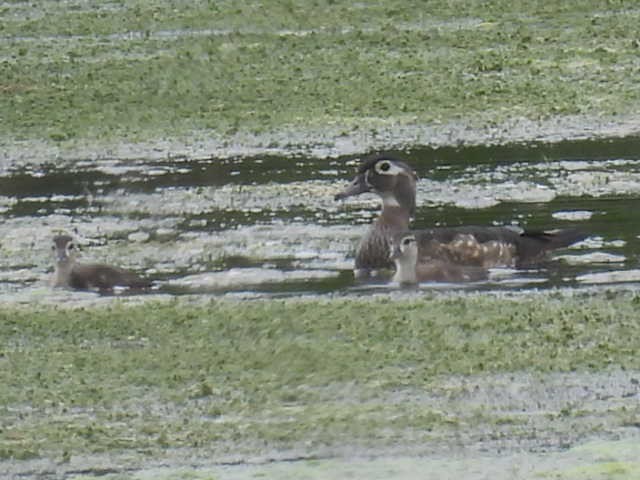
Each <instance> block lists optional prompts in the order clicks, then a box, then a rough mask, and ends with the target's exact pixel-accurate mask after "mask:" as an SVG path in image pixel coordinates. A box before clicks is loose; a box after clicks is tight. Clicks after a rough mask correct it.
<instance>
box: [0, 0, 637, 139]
mask: <svg viewBox="0 0 640 480" xmlns="http://www.w3.org/2000/svg"><path fill="white" fill-rule="evenodd" d="M632 7H633V5H628V4H627V3H626V2H607V3H606V4H603V3H602V2H596V1H580V2H571V3H566V2H563V3H558V2H551V1H546V2H536V3H514V2H502V1H495V2H484V3H482V5H480V4H476V3H473V2H470V3H469V2H467V3H459V2H455V3H451V2H445V1H442V2H440V1H431V2H418V1H411V2H401V1H393V2H384V3H376V2H373V3H364V4H363V3H358V4H351V3H348V2H347V3H342V2H324V1H310V0H308V1H304V2H296V3H295V4H293V3H287V2H283V3H279V2H278V3H273V2H272V3H270V4H268V6H265V5H263V4H262V2H244V3H243V5H241V6H238V5H236V4H235V3H232V2H215V3H212V2H190V3H189V4H176V2H169V1H162V0H156V1H154V2H127V3H114V4H111V6H110V8H105V7H101V6H99V5H97V4H91V3H89V4H86V3H84V2H83V3H74V2H65V3H64V4H58V3H57V2H39V3H38V4H25V3H21V2H19V3H8V4H6V5H4V6H3V12H2V13H3V20H6V21H3V29H2V32H1V33H2V34H3V37H2V39H0V58H1V59H2V62H1V63H0V69H1V71H2V75H1V77H2V81H1V83H0V109H1V110H2V111H3V112H4V114H3V116H2V118H1V119H0V127H1V128H2V131H3V132H5V134H4V135H5V136H6V137H8V138H9V139H47V140H48V141H50V142H54V143H55V142H69V141H71V142H73V141H77V140H113V139H119V140H125V141H129V142H138V141H144V140H150V139H153V138H157V137H173V138H176V137H178V138H179V137H184V136H191V135H193V134H194V133H197V135H199V136H202V137H203V138H206V137H207V136H218V137H224V136H228V135H234V134H235V133H237V132H245V133H261V132H262V133H264V132H271V131H276V130H279V129H281V128H283V127H285V126H286V127H287V128H290V129H294V130H295V129H297V130H308V129H310V128H316V129H317V128H327V127H331V128H336V129H337V131H338V132H339V131H340V130H341V129H342V130H343V131H344V132H345V133H346V132H353V131H358V130H366V131H374V130H376V129H379V128H385V127H389V126H392V125H398V124H400V125H425V124H440V123H443V122H450V121H461V120H462V121H464V122H465V123H470V124H472V125H475V126H476V127H480V128H483V127H491V126H494V125H496V124H500V123H503V122H505V121H506V120H510V119H514V118H521V117H524V118H528V119H532V120H538V119H541V118H548V117H551V116H566V115H591V116H606V117H608V118H615V117H616V116H619V115H625V114H634V113H635V112H636V111H637V105H638V102H639V101H640V90H638V86H637V82H634V81H633V79H634V78H635V77H636V76H637V73H638V65H637V60H636V59H637V52H638V42H637V40H634V38H635V31H636V26H637V24H638V17H639V16H640V11H638V10H637V9H634V8H632ZM611 85H615V88H611Z"/></svg>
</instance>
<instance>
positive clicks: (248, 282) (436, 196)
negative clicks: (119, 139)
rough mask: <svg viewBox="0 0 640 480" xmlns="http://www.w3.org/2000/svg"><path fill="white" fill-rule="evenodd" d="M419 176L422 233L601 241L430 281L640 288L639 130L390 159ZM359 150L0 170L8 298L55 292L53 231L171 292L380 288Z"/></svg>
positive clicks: (88, 254) (2, 289)
mask: <svg viewBox="0 0 640 480" xmlns="http://www.w3.org/2000/svg"><path fill="white" fill-rule="evenodd" d="M391 153H393V154H396V155H398V156H400V157H402V158H405V159H406V160H407V161H408V162H409V163H410V164H411V165H412V166H413V167H414V168H415V170H416V172H417V173H418V175H419V177H420V182H419V185H418V209H417V212H416V217H415V222H414V227H415V228H424V227H429V226H432V225H451V226H453V225H463V224H476V225H519V226H522V227H526V228H531V229H543V228H544V229H547V228H561V227H579V228H583V229H584V230H586V231H588V232H589V233H590V237H589V239H588V240H587V241H585V242H582V243H581V244H578V245H577V246H575V247H573V248H571V249H566V250H563V251H560V252H558V253H557V254H556V255H554V257H553V258H552V260H551V261H549V262H547V263H545V264H543V265H541V266H540V267H539V268H536V269H532V270H526V271H517V272H516V271H510V270H497V271H495V272H493V273H492V276H491V279H490V280H489V281H487V282H483V283H481V284H471V285H463V286H455V287H453V286H450V285H444V286H443V285H428V284H426V285H422V286H421V288H422V289H425V290H429V289H434V288H437V289H450V288H466V289H487V290H496V289H508V290H513V289H528V288H536V289H541V288H542V289H545V288H554V287H582V286H592V285H605V286H607V287H612V286H617V287H619V286H624V287H631V288H633V287H634V286H635V285H636V283H638V282H639V281H640V269H639V268H638V266H637V255H638V252H639V251H640V249H639V246H638V243H639V241H640V240H639V239H638V235H639V233H638V229H637V228H636V226H637V225H638V220H640V208H638V207H640V201H639V200H638V198H639V196H638V193H639V192H640V163H639V162H638V159H639V157H640V139H638V138H635V137H634V138H624V139H616V140H609V141H601V140H599V141H591V140H583V141H572V142H563V143H558V144H535V143H534V144H526V145H507V146H501V147H460V148H455V147H450V148H439V149H433V148H420V149H413V150H410V151H402V152H391ZM357 164H358V157H353V156H349V157H340V158H331V159H318V158H305V157H293V158H292V157H289V156H284V155H283V156H274V155H272V156H259V157H251V158H231V159H219V158H215V156H212V157H210V158H167V159H163V160H157V159H154V160H149V159H145V158H101V159H97V160H96V159H87V160H84V161H77V160H76V161H60V160H54V159H52V161H51V162H50V163H45V164H41V163H38V164H33V165H29V164H26V165H25V164H24V162H21V163H20V164H19V165H18V164H17V163H16V164H14V165H11V164H9V165H8V166H6V167H4V168H3V169H2V170H0V216H1V218H2V222H1V223H0V234H1V236H0V238H1V239H2V240H1V241H0V252H1V253H2V255H1V258H0V294H2V295H3V296H5V298H8V297H11V296H12V295H14V294H16V293H18V292H21V293H23V292H24V291H25V289H35V290H38V291H41V289H42V288H46V287H45V285H46V283H45V282H46V278H47V276H48V273H49V272H50V271H51V270H52V261H51V258H50V239H51V237H52V235H54V234H55V233H57V232H60V231H65V232H70V233H74V234H76V235H77V236H78V237H79V242H80V243H81V244H82V245H83V260H84V261H99V262H110V263H113V264H117V265H121V266H123V267H126V268H130V269H133V270H136V271H138V272H140V273H142V274H144V275H147V276H149V277H151V278H152V279H154V280H156V281H157V284H158V289H159V290H160V291H162V292H166V293H171V294H181V293H207V294H209V293H211V294H219V293H228V292H237V291H242V292H251V293H258V294H270V295H272V294H299V293H320V294H322V293H333V294H342V293H368V292H370V291H377V290H380V289H383V290H387V289H393V288H396V287H394V286H392V285H388V284H387V283H385V282H378V283H376V284H373V285H371V284H364V285H363V284H358V283H357V282H356V281H355V280H354V279H353V276H352V275H351V268H352V264H353V251H354V249H355V245H356V244H357V241H358V239H359V238H360V237H361V236H362V234H363V233H364V232H365V230H366V228H367V226H368V225H369V224H370V223H371V221H372V219H373V218H374V217H375V216H376V215H377V212H378V208H379V205H378V200H377V198H376V197H375V196H374V195H372V194H367V195H363V196H360V197H358V198H352V199H348V200H347V201H344V202H335V201H334V200H333V196H334V194H335V193H336V192H337V191H339V190H340V189H341V188H342V187H343V186H344V185H345V184H346V182H348V181H349V180H350V179H351V178H352V176H353V174H354V172H355V169H356V167H357Z"/></svg>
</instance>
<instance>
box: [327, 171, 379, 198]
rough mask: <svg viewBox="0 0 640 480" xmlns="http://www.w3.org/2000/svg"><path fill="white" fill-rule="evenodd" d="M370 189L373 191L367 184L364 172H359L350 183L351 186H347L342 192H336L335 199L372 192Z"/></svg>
mask: <svg viewBox="0 0 640 480" xmlns="http://www.w3.org/2000/svg"><path fill="white" fill-rule="evenodd" d="M370 191H371V189H370V188H369V185H367V182H366V181H365V179H364V175H363V174H358V175H356V177H355V178H354V179H353V180H352V181H351V183H350V184H349V186H348V187H347V188H345V189H344V190H343V191H341V192H340V193H338V194H336V196H335V197H334V199H335V200H343V199H345V198H347V197H353V196H355V195H360V194H361V193H365V192H370Z"/></svg>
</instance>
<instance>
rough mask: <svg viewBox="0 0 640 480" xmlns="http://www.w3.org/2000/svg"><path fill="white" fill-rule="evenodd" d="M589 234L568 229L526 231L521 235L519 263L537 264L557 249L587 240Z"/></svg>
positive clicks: (575, 229)
mask: <svg viewBox="0 0 640 480" xmlns="http://www.w3.org/2000/svg"><path fill="white" fill-rule="evenodd" d="M588 236H589V234H588V233H587V232H585V231H583V230H579V229H577V228H567V229H564V230H547V231H539V232H528V231H525V232H523V233H522V234H521V235H520V238H521V240H522V243H521V244H520V249H519V250H520V252H519V255H518V256H519V257H520V261H519V262H518V263H519V264H521V265H523V264H524V265H526V264H528V263H532V262H535V261H536V260H539V259H540V257H542V256H544V254H545V253H547V252H549V251H551V250H555V249H556V248H564V247H568V246H569V245H573V244H574V243H577V242H579V241H581V240H584V239H585V238H587V237H588Z"/></svg>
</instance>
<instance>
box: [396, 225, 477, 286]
mask: <svg viewBox="0 0 640 480" xmlns="http://www.w3.org/2000/svg"><path fill="white" fill-rule="evenodd" d="M464 241H466V240H464ZM390 258H391V260H393V262H394V263H395V267H396V272H395V274H394V276H393V279H392V280H393V281H394V282H397V283H399V284H400V285H413V284H417V283H420V282H447V283H457V282H472V281H479V280H485V279H486V278H487V270H486V269H484V268H482V267H477V266H462V265H459V264H456V263H453V262H448V261H445V260H444V259H442V258H438V257H437V256H436V257H435V258H418V242H417V240H416V236H415V234H414V233H412V232H401V233H399V234H396V235H395V236H394V237H393V240H392V242H391V254H390Z"/></svg>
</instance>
